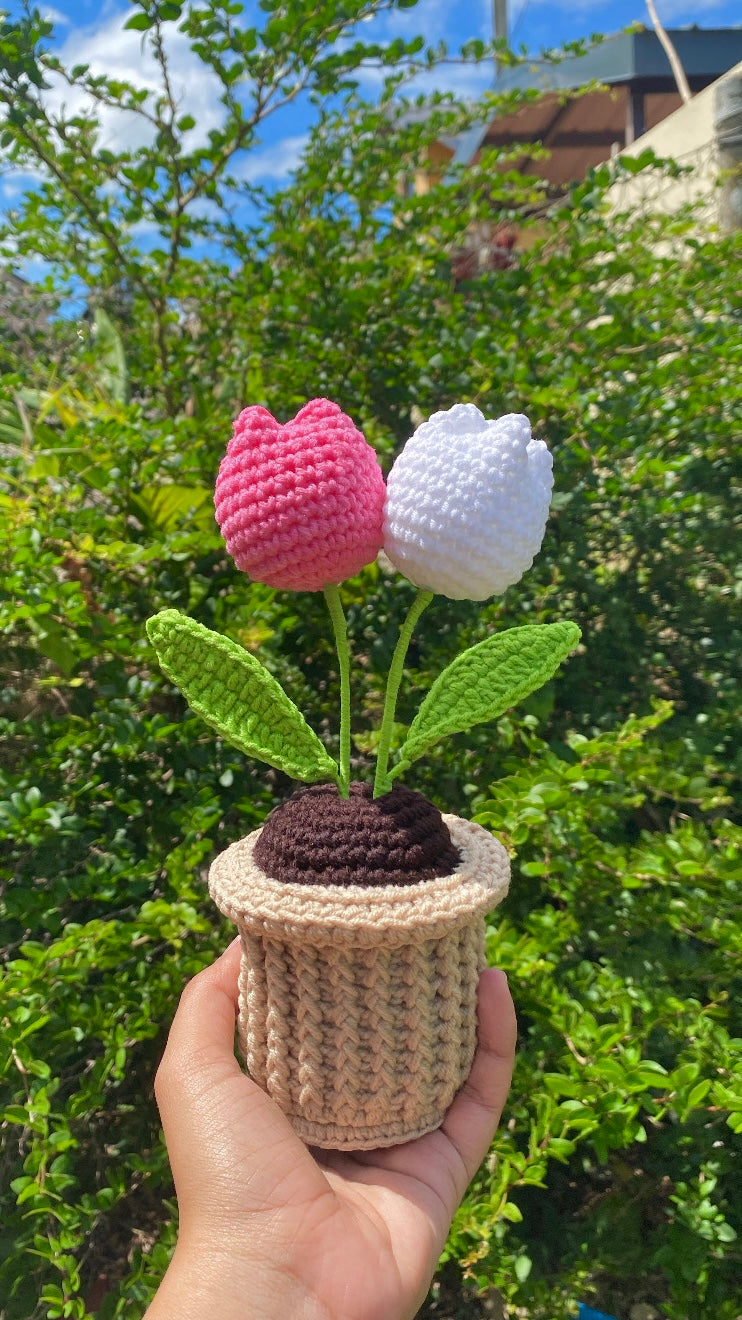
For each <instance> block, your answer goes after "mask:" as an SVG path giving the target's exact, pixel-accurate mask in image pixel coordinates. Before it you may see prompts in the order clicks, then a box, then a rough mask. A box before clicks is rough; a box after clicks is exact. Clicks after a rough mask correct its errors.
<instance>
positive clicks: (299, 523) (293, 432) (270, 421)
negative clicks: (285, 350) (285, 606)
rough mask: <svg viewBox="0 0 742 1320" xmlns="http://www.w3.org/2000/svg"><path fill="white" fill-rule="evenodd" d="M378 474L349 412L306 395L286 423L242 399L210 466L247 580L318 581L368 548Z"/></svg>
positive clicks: (378, 518) (377, 539) (358, 563)
mask: <svg viewBox="0 0 742 1320" xmlns="http://www.w3.org/2000/svg"><path fill="white" fill-rule="evenodd" d="M384 495H385V487H384V478H383V475H382V472H381V468H380V466H379V461H378V459H377V457H376V454H375V452H374V450H373V449H372V448H371V446H370V445H369V444H368V443H367V442H366V440H365V439H364V437H363V435H362V434H361V432H360V431H359V430H357V428H356V427H355V426H354V424H353V422H352V421H351V419H350V417H347V416H346V414H345V413H344V412H342V410H341V409H340V408H339V407H338V406H337V404H335V403H331V402H330V401H329V400H328V399H313V400H312V401H311V402H310V403H308V404H306V405H305V406H304V407H303V408H302V409H301V411H300V412H298V413H297V415H296V417H295V418H294V420H293V421H291V422H288V423H287V425H286V426H281V425H280V423H279V422H277V421H276V420H275V418H274V417H272V416H271V414H270V413H269V412H268V410H267V409H266V408H261V407H259V406H254V407H250V408H245V409H244V410H243V411H242V412H241V413H240V415H239V417H238V418H237V420H236V422H235V423H234V429H233V434H232V439H231V440H230V442H229V445H228V448H227V452H226V454H225V456H224V458H223V459H222V462H221V465H220V467H219V474H218V476H217V481H216V490H215V495H214V503H215V508H216V518H217V522H218V523H219V526H220V528H221V531H222V535H223V536H224V539H225V541H226V544H227V549H228V551H229V553H230V554H231V555H232V557H233V559H234V561H235V563H236V565H237V567H238V568H239V569H242V570H243V572H245V573H248V574H249V575H250V577H251V578H254V579H255V580H256V581H257V582H265V583H267V585H268V586H271V587H281V588H284V589H287V590H291V591H321V590H322V589H323V588H324V587H326V586H327V585H328V584H331V583H338V582H342V581H343V580H344V579H345V578H347V577H352V576H353V574H354V573H357V572H359V571H360V569H361V568H363V566H364V565H365V564H368V563H371V562H372V560H374V559H375V558H376V555H377V554H378V551H379V549H380V548H381V542H382V520H383V507H384Z"/></svg>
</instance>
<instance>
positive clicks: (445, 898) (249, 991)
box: [209, 816, 510, 1150]
mask: <svg viewBox="0 0 742 1320" xmlns="http://www.w3.org/2000/svg"><path fill="white" fill-rule="evenodd" d="M443 819H444V820H445V822H446V824H447V826H448V828H449V830H450V833H451V838H452V840H453V843H454V844H455V846H456V848H457V849H458V851H459V853H460V856H461V862H460V864H459V865H458V866H457V867H456V869H455V870H454V871H453V872H452V873H451V874H450V875H447V876H441V877H439V878H437V879H435V880H427V881H424V882H422V883H420V884H416V885H410V886H398V885H388V886H383V887H379V888H373V889H370V888H365V887H362V886H359V885H351V886H345V887H340V886H337V885H322V886H317V885H300V884H286V883H283V882H281V881H277V880H274V879H272V878H270V877H269V876H267V875H266V874H265V872H264V871H263V870H262V869H261V868H260V867H259V866H258V864H257V863H256V861H255V859H254V856H253V851H254V846H255V842H256V840H257V838H258V837H259V835H260V831H259V830H256V831H255V832H254V833H253V834H250V835H248V836H247V837H246V838H244V839H240V840H239V842H238V843H235V844H233V845H232V846H231V847H230V848H228V849H226V851H225V852H223V853H221V854H220V856H219V857H217V859H216V861H215V862H214V863H213V865H212V867H211V871H210V874H209V889H210V892H211V895H212V898H213V899H214V901H215V902H216V904H217V906H218V907H219V908H220V909H221V911H222V912H224V913H225V914H226V915H227V916H229V917H230V918H231V919H232V920H233V921H234V922H235V923H236V925H237V927H238V929H239V932H240V936H241V939H242V962H241V969H240V999H239V1036H240V1043H241V1047H242V1051H243V1054H244V1057H245V1061H246V1063H247V1068H248V1071H249V1073H250V1075H251V1076H252V1077H253V1078H254V1079H255V1081H256V1082H258V1083H259V1085H260V1086H262V1087H263V1088H264V1090H266V1091H267V1092H268V1093H269V1095H271V1096H272V1097H273V1099H274V1100H276V1102H277V1103H278V1104H279V1105H280V1107H281V1109H282V1110H283V1112H284V1113H285V1114H286V1115H287V1117H288V1118H289V1119H290V1121H291V1123H292V1125H293V1127H294V1129H295V1130H296V1132H297V1133H298V1134H299V1136H301V1137H302V1138H303V1139H304V1140H305V1141H306V1142H307V1143H308V1144H310V1145H314V1146H319V1147H323V1148H326V1149H333V1150H363V1149H373V1148H374V1147H379V1146H392V1145H396V1144H398V1143H399V1142H403V1141H408V1140H411V1139H412V1138H414V1137H417V1136H421V1135H422V1134H423V1133H424V1132H430V1131H432V1130H433V1129H434V1128H436V1127H438V1126H439V1125H440V1123H441V1122H442V1120H443V1117H444V1115H445V1112H446V1110H447V1109H448V1106H449V1105H450V1103H451V1101H452V1100H453V1097H454V1095H455V1094H456V1092H457V1091H458V1089H459V1087H460V1086H461V1085H462V1083H463V1082H464V1081H465V1080H466V1077H467V1076H468V1073H469V1070H470V1068H471V1063H472V1059H473V1056H474V1050H475V1046H476V992H477V980H478V977H479V972H480V970H481V967H482V966H483V962H484V921H483V917H484V914H485V913H486V912H488V911H491V910H492V908H494V907H496V905H497V904H498V903H499V902H500V900H501V899H502V898H503V897H504V895H505V893H506V892H507V888H508V883H509V879H510V865H509V860H508V856H507V853H506V852H505V849H504V848H503V847H502V845H501V844H500V843H499V842H498V841H497V840H496V839H493V838H492V836H491V835H490V834H488V833H487V831H486V830H484V829H482V828H481V826H478V825H473V824H472V823H471V822H469V821H464V820H460V819H459V818H458V817H456V816H444V818H443Z"/></svg>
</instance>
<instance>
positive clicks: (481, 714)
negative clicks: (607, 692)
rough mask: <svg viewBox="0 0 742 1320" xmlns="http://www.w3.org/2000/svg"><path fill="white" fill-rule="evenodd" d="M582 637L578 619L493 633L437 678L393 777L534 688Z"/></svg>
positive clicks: (409, 732) (409, 734)
mask: <svg viewBox="0 0 742 1320" xmlns="http://www.w3.org/2000/svg"><path fill="white" fill-rule="evenodd" d="M579 640H580V630H579V628H578V627H577V624H576V623H570V622H568V621H565V622H560V623H544V624H540V625H539V624H536V625H529V626H528V627H525V628H510V629H509V630H508V632H504V633H495V634H494V636H492V637H488V638H486V640H485V641H483V642H480V643H479V645H478V646H472V647H471V648H470V650H468V651H464V653H463V655H460V656H457V658H456V659H455V660H454V661H453V662H452V663H451V664H450V665H449V666H448V668H447V669H444V671H443V673H442V674H440V675H439V677H438V678H437V679H436V680H435V683H434V684H433V686H432V688H431V689H430V691H429V693H428V695H427V697H426V698H425V700H424V701H423V703H422V705H421V707H420V709H419V711H418V712H417V715H416V716H415V718H414V720H413V721H412V724H411V725H410V727H409V729H408V731H407V738H406V740H405V742H404V744H403V746H402V749H401V752H400V760H399V762H398V764H397V765H396V766H395V767H394V769H393V770H392V771H391V772H390V775H389V778H390V780H391V779H395V778H396V777H397V775H399V774H401V773H402V771H403V770H405V769H406V768H407V766H409V765H411V764H412V762H413V761H417V760H418V758H419V757H421V756H424V755H425V753H426V752H427V751H428V750H429V748H431V747H432V746H433V745H434V744H435V743H437V742H439V741H440V739H441V738H445V737H446V736H447V735H448V734H449V733H461V732H463V731H464V730H465V729H471V728H472V726H473V725H475V724H484V723H486V722H487V721H488V720H494V719H496V718H497V716H498V715H502V712H503V711H504V710H508V709H509V707H510V706H514V705H515V703H516V702H518V701H521V700H522V699H523V697H527V696H528V694H529V693H530V692H535V691H536V689H537V688H540V687H541V686H542V684H543V683H545V682H546V681H547V679H549V678H551V676H552V674H554V673H555V672H556V670H557V669H558V667H559V665H560V664H561V662H562V660H564V659H565V658H566V657H567V656H568V655H569V653H570V651H573V650H574V648H575V647H576V645H577V643H578V642H579Z"/></svg>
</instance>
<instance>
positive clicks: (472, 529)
mask: <svg viewBox="0 0 742 1320" xmlns="http://www.w3.org/2000/svg"><path fill="white" fill-rule="evenodd" d="M552 487H553V476H552V459H551V454H550V453H549V451H548V449H547V447H546V445H545V444H544V442H543V440H533V439H532V438H531V426H530V423H529V421H528V418H527V417H524V416H522V415H521V414H519V413H508V414H507V415H506V416H505V417H500V418H499V419H498V420H497V421H486V420H485V418H484V417H483V415H482V413H481V412H480V411H479V409H478V408H475V407H474V405H473V404H470V403H457V404H455V406H454V407H453V408H449V410H448V411H447V412H437V413H434V414H433V416H432V417H431V418H430V419H429V420H428V421H427V422H424V423H423V424H422V426H419V427H418V429H417V430H416V431H415V433H414V434H413V435H412V436H411V437H410V439H409V440H408V441H407V443H406V445H405V446H404V449H403V450H402V452H401V454H400V455H399V457H398V458H397V459H396V461H395V463H394V464H393V466H392V470H391V472H390V473H389V479H388V482H387V499H386V506H385V513H384V550H385V552H386V554H387V555H388V557H389V559H390V560H391V562H392V563H393V564H394V566H395V568H397V569H399V571H400V573H404V574H405V576H406V577H408V578H409V579H410V581H411V582H414V583H415V585H416V586H418V587H421V588H423V589H424V590H427V591H434V592H440V593H441V594H442V595H444V596H449V597H450V598H451V599H453V600H485V599H486V598H487V597H488V596H492V595H499V594H500V593H501V592H503V591H505V590H506V588H507V587H509V586H511V585H512V584H513V583H514V582H517V581H518V580H519V578H521V577H522V576H523V574H524V573H525V571H526V569H528V568H530V566H531V564H532V563H533V558H534V555H535V554H536V552H537V551H538V549H539V547H540V545H541V542H542V540H543V536H544V530H545V527H546V519H547V517H548V513H549V501H550V499H551V491H552Z"/></svg>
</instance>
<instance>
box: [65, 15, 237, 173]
mask: <svg viewBox="0 0 742 1320" xmlns="http://www.w3.org/2000/svg"><path fill="white" fill-rule="evenodd" d="M128 17H129V11H128V10H125V11H124V12H121V11H120V10H117V11H115V12H114V13H111V14H109V15H108V16H107V17H105V18H104V19H103V20H102V21H101V22H99V23H97V24H96V25H94V26H91V27H88V28H82V29H80V28H77V29H75V30H74V31H73V32H70V33H69V34H68V36H67V37H66V39H65V41H64V43H63V44H62V46H61V49H60V51H59V57H60V60H61V62H62V64H63V65H65V66H67V67H69V66H71V65H75V64H87V65H89V66H90V72H91V73H92V74H107V75H108V76H109V77H112V78H119V79H121V80H123V81H125V82H129V83H132V84H133V85H134V86H136V87H139V88H145V89H146V90H147V91H148V92H149V93H151V94H152V95H153V96H156V95H158V94H159V93H160V92H161V90H162V82H161V75H160V70H159V68H158V66H157V63H156V61H155V59H154V57H153V55H152V53H151V51H150V49H149V45H148V42H147V40H146V34H145V38H144V40H143V39H142V33H140V32H134V31H125V30H124V26H123V25H124V22H125V21H126V19H127V18H128ZM166 27H167V41H166V46H167V54H168V61H169V72H170V79H171V84H172V88H173V94H174V97H175V99H176V102H177V104H178V108H179V110H180V112H181V113H182V114H187V113H190V114H192V115H193V117H194V119H195V120H196V127H195V128H194V129H193V130H192V134H191V140H192V142H193V145H197V144H200V143H201V142H205V141H206V140H207V137H208V133H209V130H210V129H212V128H215V127H216V126H217V125H218V124H219V122H220V120H221V117H222V110H221V106H220V104H219V90H220V86H219V83H218V81H217V79H216V77H215V76H214V75H213V74H212V72H211V70H210V69H208V68H206V67H205V65H204V64H203V63H202V62H201V60H199V59H198V57H197V56H196V55H194V54H193V52H192V51H191V49H190V46H189V44H188V40H187V38H186V37H185V36H184V35H183V34H182V33H180V32H179V31H178V30H177V28H176V27H175V26H174V25H173V24H167V25H166ZM47 100H48V103H49V106H50V108H51V109H53V110H55V111H57V112H58V111H59V110H61V109H62V107H64V109H65V111H66V112H67V113H69V114H76V113H80V112H81V111H83V112H84V111H88V110H90V109H92V108H93V107H94V104H95V103H94V102H93V101H92V100H91V98H90V97H88V96H87V95H86V94H85V93H84V92H83V91H81V90H80V89H79V88H77V87H69V86H68V85H67V84H66V83H64V82H63V81H62V80H61V79H59V78H57V79H55V80H54V83H53V85H52V87H51V89H50V91H49V92H48V93H47ZM95 113H96V116H97V118H98V121H99V123H100V130H101V138H100V140H101V143H102V145H103V146H106V147H109V148H110V149H112V150H116V151H121V150H127V149H130V150H135V149H136V148H137V147H138V146H142V145H144V144H145V143H146V142H148V141H149V140H150V138H151V136H152V128H151V126H150V125H148V124H147V122H146V121H145V120H144V119H143V118H142V117H141V116H139V115H136V114H134V113H133V112H129V111H121V110H116V109H114V108H111V107H108V106H101V105H95Z"/></svg>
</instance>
